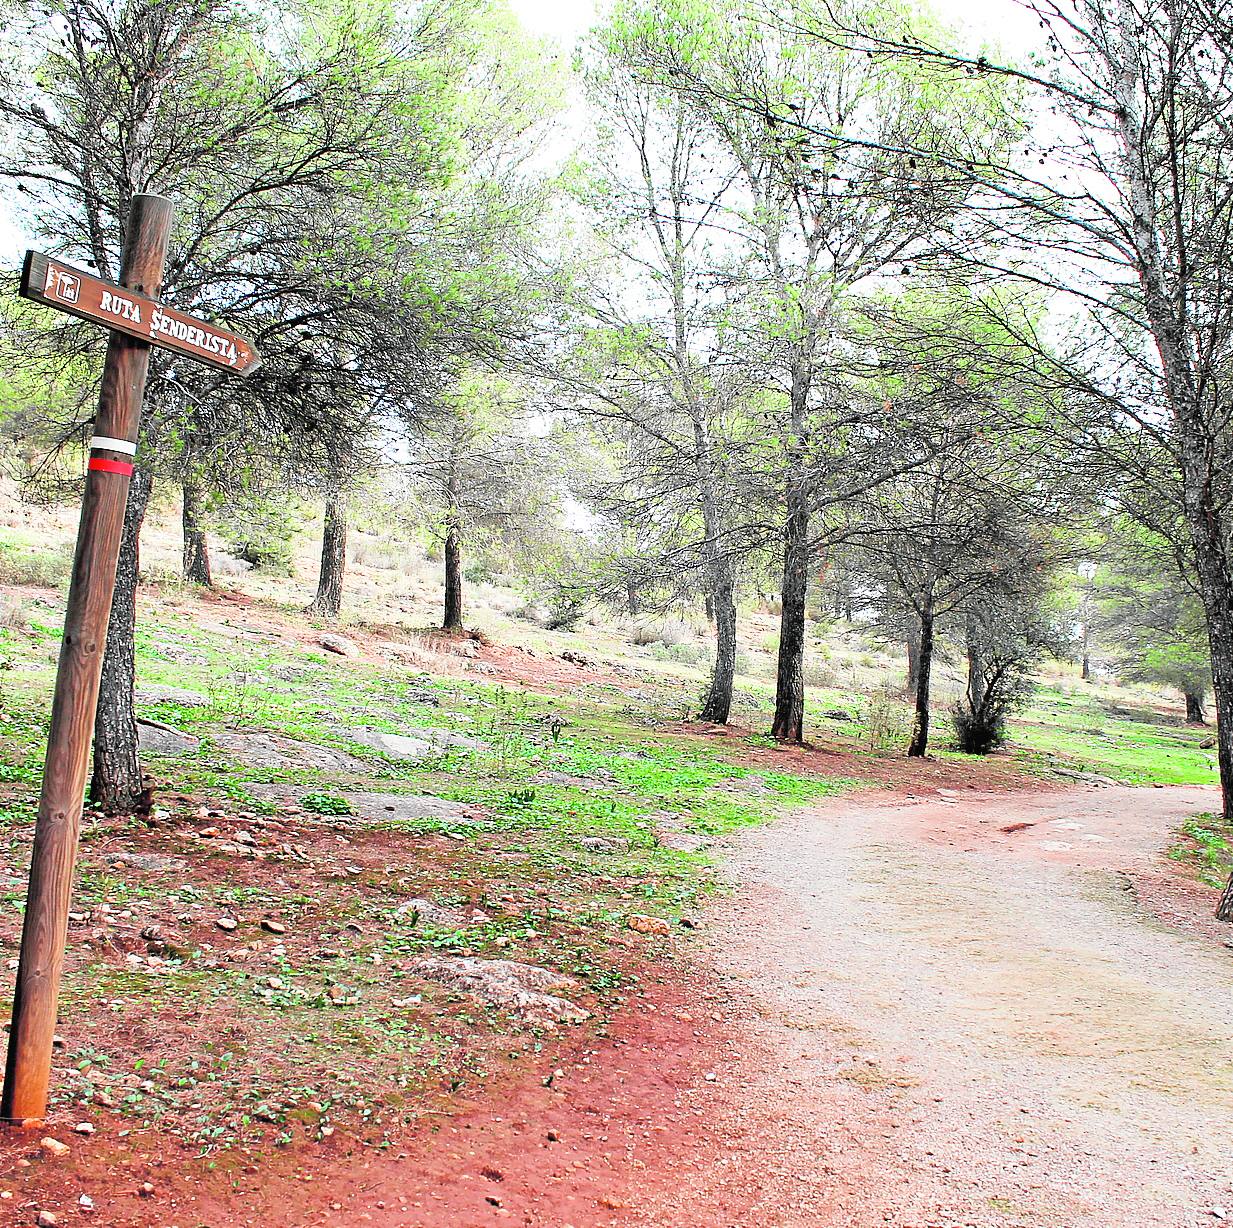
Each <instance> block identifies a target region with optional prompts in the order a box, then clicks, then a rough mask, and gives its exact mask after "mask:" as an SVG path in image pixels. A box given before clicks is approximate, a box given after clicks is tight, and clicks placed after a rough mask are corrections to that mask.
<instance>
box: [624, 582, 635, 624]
mask: <svg viewBox="0 0 1233 1228" xmlns="http://www.w3.org/2000/svg"><path fill="white" fill-rule="evenodd" d="M625 610H626V613H628V614H629V616H630V618H637V617H638V586H637V585H636V584H635V583H634V582H633V581H632V580H626V581H625Z"/></svg>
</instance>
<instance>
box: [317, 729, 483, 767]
mask: <svg viewBox="0 0 1233 1228" xmlns="http://www.w3.org/2000/svg"><path fill="white" fill-rule="evenodd" d="M338 733H339V734H340V735H341V736H342V737H345V738H350V739H351V741H353V742H358V743H359V744H360V745H361V746H368V747H371V748H372V749H373V750H379V751H381V752H383V753H384V754H387V755H390V756H391V757H393V758H395V759H401V760H403V761H404V762H407V763H420V762H422V761H423V760H425V759H431V758H433V757H434V756H436V755H441V754H444V753H445V752H446V751H447V750H451V749H454V748H458V749H462V750H475V749H477V748H479V747H482V746H483V745H484V744H483V743H482V742H480V741H479V740H478V739H476V738H469V737H467V735H466V734H463V733H453V732H451V731H450V730H448V729H417V730H416V731H415V733H414V735H409V734H401V733H385V732H383V731H382V730H380V729H351V728H345V727H343V728H339V730H338Z"/></svg>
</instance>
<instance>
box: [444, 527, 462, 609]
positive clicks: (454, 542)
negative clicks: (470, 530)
mask: <svg viewBox="0 0 1233 1228" xmlns="http://www.w3.org/2000/svg"><path fill="white" fill-rule="evenodd" d="M441 627H442V630H445V631H461V630H462V530H461V529H460V528H459V527H458V524H457V522H454V523H452V524H451V525H450V526H449V528H448V529H447V530H446V532H445V617H444V618H443V619H442V620H441Z"/></svg>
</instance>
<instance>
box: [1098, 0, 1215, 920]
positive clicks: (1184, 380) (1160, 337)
mask: <svg viewBox="0 0 1233 1228" xmlns="http://www.w3.org/2000/svg"><path fill="white" fill-rule="evenodd" d="M1137 38H1138V34H1137V31H1136V30H1135V29H1134V27H1133V23H1132V21H1131V18H1130V14H1129V10H1127V12H1126V16H1125V21H1124V24H1123V38H1122V40H1121V43H1120V44H1119V46H1118V47H1117V48H1116V50H1115V54H1114V55H1113V58H1112V60H1111V66H1112V67H1113V68H1114V78H1113V80H1114V91H1115V97H1116V98H1117V101H1118V103H1119V107H1118V110H1117V111H1116V113H1115V115H1116V119H1117V128H1118V135H1119V136H1120V138H1121V141H1122V144H1123V147H1124V150H1125V154H1126V157H1125V163H1124V167H1125V174H1126V196H1127V199H1128V202H1129V204H1130V205H1131V213H1132V218H1133V222H1132V237H1133V241H1134V250H1135V258H1136V262H1137V266H1138V268H1137V272H1138V277H1139V284H1140V287H1141V288H1142V291H1143V304H1144V308H1145V311H1146V315H1147V320H1148V323H1149V325H1150V328H1151V332H1152V338H1153V340H1154V341H1155V343H1156V349H1157V352H1158V354H1159V356H1160V367H1161V371H1162V373H1163V375H1164V384H1165V391H1166V393H1167V396H1168V402H1169V408H1170V411H1171V413H1172V417H1173V427H1174V435H1175V437H1176V441H1177V444H1178V448H1177V451H1178V459H1179V462H1180V463H1179V468H1180V470H1181V476H1182V507H1183V511H1184V513H1185V518H1186V527H1187V529H1188V530H1189V533H1190V539H1191V542H1192V544H1193V546H1194V553H1195V564H1196V568H1197V570H1198V573H1199V589H1200V592H1201V594H1202V598H1203V612H1204V615H1205V616H1206V621H1207V636H1208V642H1209V644H1210V647H1211V658H1212V697H1213V699H1214V700H1215V703H1216V747H1217V752H1216V753H1217V758H1218V761H1219V764H1220V788H1221V793H1222V796H1223V806H1222V810H1223V817H1224V821H1225V822H1226V823H1233V568H1231V566H1230V564H1231V560H1230V558H1229V552H1228V541H1229V526H1228V524H1227V523H1226V520H1225V511H1224V501H1223V499H1222V498H1221V497H1220V495H1219V493H1218V490H1217V478H1218V476H1220V475H1218V474H1217V473H1216V472H1215V465H1214V463H1213V461H1214V453H1213V448H1212V446H1211V444H1212V441H1213V439H1214V438H1215V436H1216V433H1217V431H1218V430H1219V429H1220V427H1219V425H1218V421H1219V420H1217V422H1216V423H1213V421H1212V420H1211V419H1210V418H1209V417H1207V416H1206V415H1205V414H1204V409H1203V405H1202V403H1201V401H1200V392H1199V381H1198V380H1197V379H1196V376H1195V370H1194V363H1193V331H1194V330H1193V325H1192V323H1191V322H1190V321H1189V320H1188V319H1187V318H1186V316H1185V314H1184V309H1183V312H1182V313H1179V311H1178V302H1177V299H1176V297H1175V295H1174V294H1173V293H1172V288H1171V287H1170V285H1169V284H1168V279H1167V278H1166V277H1165V275H1164V270H1163V267H1162V264H1161V251H1162V248H1163V244H1162V243H1161V241H1160V236H1161V234H1162V233H1164V232H1165V229H1166V227H1167V225H1168V224H1167V223H1164V224H1162V223H1161V221H1160V219H1159V218H1158V216H1157V210H1156V196H1155V195H1154V185H1153V184H1152V183H1151V182H1149V180H1148V177H1147V174H1146V171H1145V168H1146V167H1147V166H1148V165H1150V158H1148V157H1145V156H1144V153H1145V151H1144V148H1143V145H1142V137H1143V132H1144V131H1145V125H1144V121H1143V119H1142V114H1141V107H1140V105H1139V98H1138V78H1137V75H1136V74H1137V66H1138V63H1139V59H1138V48H1137ZM1207 395H1209V396H1211V395H1214V394H1212V393H1208V394H1207ZM1216 916H1217V918H1218V919H1219V920H1221V921H1233V876H1231V877H1230V879H1229V882H1228V883H1227V884H1226V886H1225V889H1224V892H1223V893H1222V895H1221V897H1220V902H1219V904H1218V905H1217V906H1216Z"/></svg>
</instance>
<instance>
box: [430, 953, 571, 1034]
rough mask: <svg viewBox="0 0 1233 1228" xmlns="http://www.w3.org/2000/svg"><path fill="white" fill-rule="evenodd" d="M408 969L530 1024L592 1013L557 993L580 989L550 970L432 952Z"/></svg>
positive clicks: (569, 1019)
mask: <svg viewBox="0 0 1233 1228" xmlns="http://www.w3.org/2000/svg"><path fill="white" fill-rule="evenodd" d="M408 971H409V972H413V973H416V974H417V975H419V976H422V977H424V978H425V979H426V980H429V981H436V982H437V983H438V984H440V985H444V986H446V987H447V988H449V989H459V990H462V991H463V992H465V993H469V994H471V996H472V997H474V998H476V999H477V1000H478V1001H480V1002H482V1003H484V1004H485V1005H486V1006H495V1007H498V1008H499V1009H501V1010H507V1011H512V1012H514V1013H515V1014H518V1015H521V1016H522V1017H523V1018H524V1019H526V1020H527V1021H528V1022H530V1023H546V1022H547V1023H582V1022H583V1021H584V1020H586V1019H589V1018H590V1017H591V1012H590V1011H587V1010H584V1009H583V1008H582V1007H581V1006H578V1005H576V1004H575V1003H573V1002H570V1001H569V1000H568V999H567V998H562V997H560V996H558V995H559V993H560V992H568V991H570V990H576V989H579V988H581V987H580V985H579V984H578V982H577V981H575V980H574V979H573V978H572V977H568V976H562V975H561V973H559V972H554V971H553V970H552V969H551V968H540V967H537V966H536V965H534V964H520V963H517V962H516V961H514V960H509V959H477V958H475V957H471V956H458V957H454V956H444V955H434V956H427V957H425V958H423V959H418V960H416V961H415V962H414V963H412V964H410V965H409V966H408ZM553 991H556V992H553Z"/></svg>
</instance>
